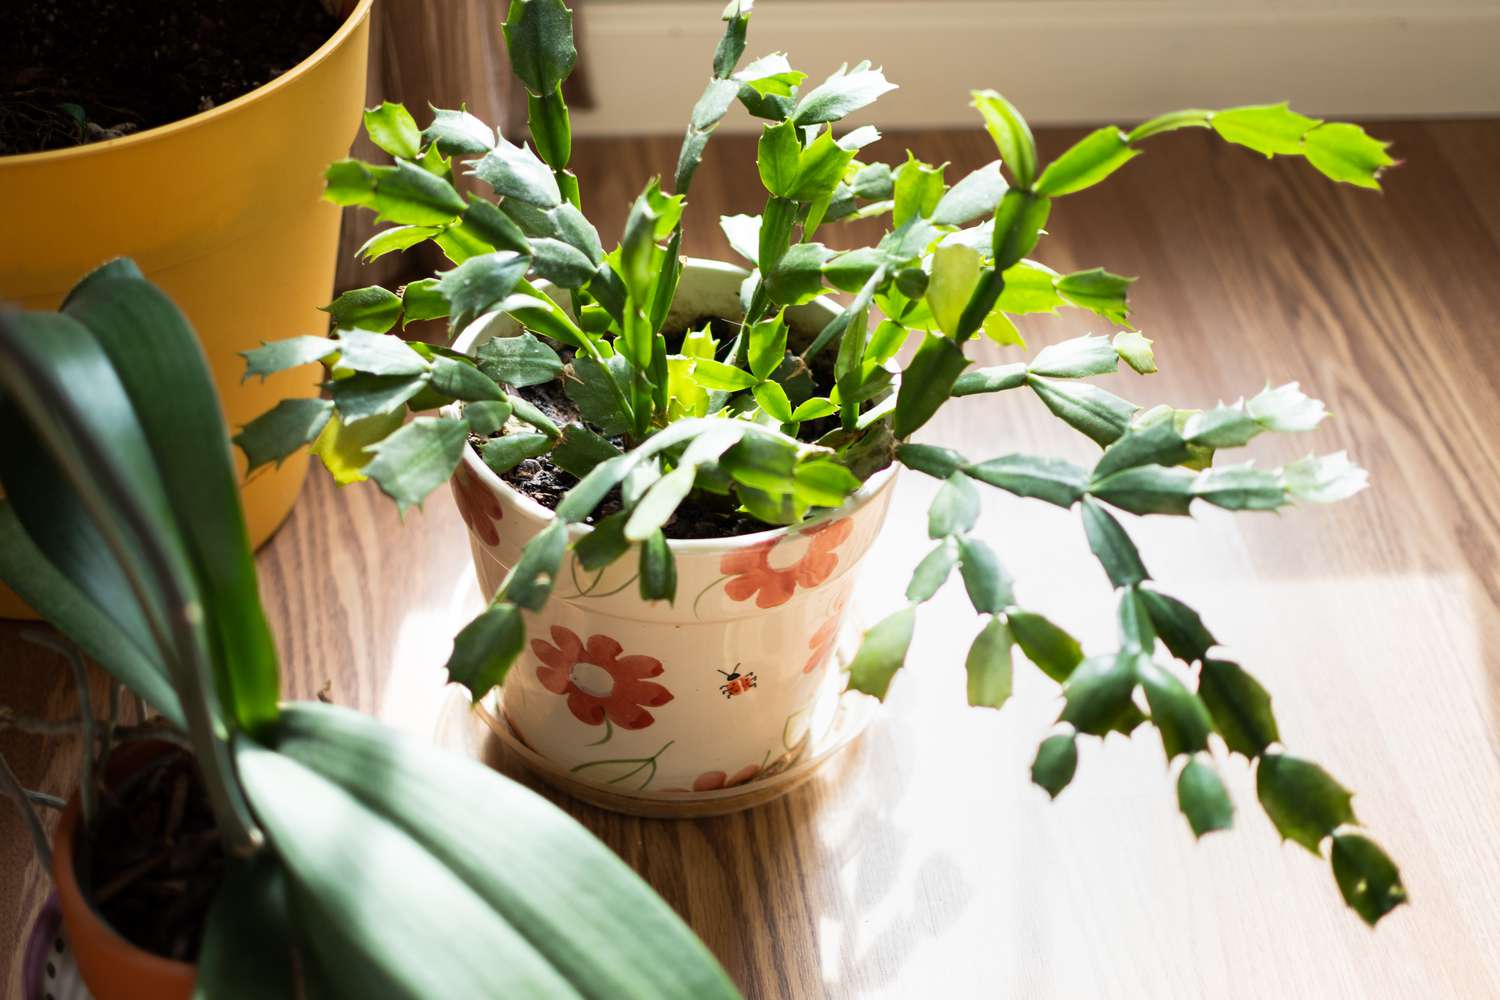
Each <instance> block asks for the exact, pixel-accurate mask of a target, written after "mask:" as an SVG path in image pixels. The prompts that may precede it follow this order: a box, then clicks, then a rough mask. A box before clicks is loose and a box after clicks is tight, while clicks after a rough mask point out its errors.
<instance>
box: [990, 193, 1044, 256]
mask: <svg viewBox="0 0 1500 1000" xmlns="http://www.w3.org/2000/svg"><path fill="white" fill-rule="evenodd" d="M1051 211H1052V201H1051V199H1049V198H1044V197H1042V196H1041V195H1038V194H1033V193H1032V192H1030V191H1027V190H1023V189H1022V188H1019V187H1013V188H1011V189H1010V190H1008V191H1006V192H1005V196H1004V197H1003V198H1001V199H1000V204H999V205H998V206H997V207H996V208H995V217H994V226H993V228H992V229H991V234H990V241H991V242H990V256H991V257H993V258H994V265H995V268H996V269H997V270H999V271H1001V272H1004V271H1007V270H1009V269H1010V268H1012V267H1014V266H1015V265H1016V264H1018V263H1020V262H1021V261H1022V260H1023V259H1025V258H1026V256H1027V255H1029V254H1030V253H1031V251H1032V250H1033V249H1035V247H1036V244H1037V240H1038V239H1040V238H1041V234H1042V227H1043V226H1045V225H1046V224H1047V216H1048V215H1049V214H1050V213H1051Z"/></svg>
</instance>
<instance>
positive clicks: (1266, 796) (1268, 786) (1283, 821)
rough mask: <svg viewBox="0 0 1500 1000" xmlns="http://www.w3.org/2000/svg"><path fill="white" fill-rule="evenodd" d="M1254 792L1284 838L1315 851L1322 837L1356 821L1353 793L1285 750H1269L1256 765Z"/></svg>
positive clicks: (1309, 763)
mask: <svg viewBox="0 0 1500 1000" xmlns="http://www.w3.org/2000/svg"><path fill="white" fill-rule="evenodd" d="M1255 792H1256V795H1258V796H1259V797H1260V804H1261V806H1262V807H1263V808H1264V809H1265V811H1266V815H1267V816H1269V817H1270V818H1271V822H1272V823H1274V824H1276V829H1277V830H1278V831H1279V832H1280V833H1281V836H1282V838H1283V839H1286V840H1294V841H1296V842H1297V843H1299V844H1301V845H1302V846H1303V847H1305V848H1307V849H1308V850H1309V851H1311V852H1312V853H1314V854H1317V853H1319V851H1318V848H1319V845H1320V844H1322V842H1323V838H1325V837H1327V836H1329V835H1330V834H1332V833H1333V832H1334V831H1335V830H1336V829H1338V828H1339V827H1340V826H1343V825H1344V824H1345V823H1354V822H1356V820H1355V818H1354V809H1353V807H1352V806H1351V805H1350V803H1351V801H1352V800H1353V798H1354V796H1353V793H1351V792H1350V791H1349V790H1348V789H1347V788H1345V787H1344V786H1343V785H1341V784H1339V783H1338V782H1337V781H1335V780H1334V779H1333V777H1332V776H1331V775H1330V774H1329V773H1328V772H1327V771H1325V770H1323V769H1322V768H1321V767H1319V766H1318V765H1317V764H1314V763H1313V762H1312V761H1310V760H1304V759H1302V758H1301V757H1293V756H1291V755H1289V754H1284V753H1268V754H1265V755H1264V756H1262V757H1261V758H1260V762H1259V763H1258V764H1257V765H1256V768H1255Z"/></svg>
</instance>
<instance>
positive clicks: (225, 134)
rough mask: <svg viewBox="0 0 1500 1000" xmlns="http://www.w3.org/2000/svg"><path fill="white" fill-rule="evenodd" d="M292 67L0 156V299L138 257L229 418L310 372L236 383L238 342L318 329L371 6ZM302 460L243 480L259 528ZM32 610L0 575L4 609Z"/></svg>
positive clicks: (249, 412) (3, 612) (39, 293)
mask: <svg viewBox="0 0 1500 1000" xmlns="http://www.w3.org/2000/svg"><path fill="white" fill-rule="evenodd" d="M371 3H373V0H360V2H359V3H358V4H357V6H356V7H355V9H354V12H353V13H352V14H351V15H350V16H349V18H348V19H347V20H346V21H345V22H344V23H343V25H342V26H340V27H339V29H338V31H337V32H336V33H335V34H334V35H333V37H332V38H330V39H329V40H328V41H327V42H325V43H324V44H323V46H322V47H321V48H319V49H318V50H317V51H316V52H314V53H313V54H312V55H310V56H308V57H307V58H306V59H304V60H303V61H302V62H301V63H299V64H298V65H297V66H296V67H294V68H293V69H291V70H289V71H288V72H286V73H284V74H282V75H281V76H279V77H277V78H276V79H275V80H273V81H271V82H270V83H268V84H266V85H265V86H264V87H261V88H260V89H258V90H255V91H252V92H251V93H249V94H246V95H244V96H243V97H239V98H236V99H235V100H233V101H230V102H228V103H227V104H223V105H221V106H219V107H217V108H214V109H213V110H211V111H205V112H203V113H202V114H197V115H193V116H192V117H191V118H184V119H183V120H181V121H177V122H173V123H172V124H170V125H163V126H161V127H160V128H153V129H148V130H146V131H144V132H141V133H138V134H136V135H131V136H126V137H125V138H122V139H111V140H109V141H107V142H100V143H95V144H93V145H88V146H78V147H75V148H71V149H60V150H52V151H48V152H44V153H28V154H25V155H21V156H7V157H0V220H3V223H0V225H3V226H4V229H5V239H4V240H0V299H3V300H8V301H11V302H16V303H19V304H20V305H21V306H22V307H23V308H27V309H51V308H55V307H56V306H57V304H58V303H59V302H60V301H61V299H62V296H63V295H64V294H65V293H66V292H67V290H68V289H69V288H70V287H72V285H73V283H74V282H76V281H77V280H78V278H79V277H81V276H82V275H83V274H84V273H85V272H86V271H88V270H90V269H91V268H93V267H95V266H96V265H98V264H100V263H102V262H103V261H105V260H108V259H110V258H112V257H120V256H129V257H133V258H134V259H135V261H136V263H137V264H139V265H140V267H141V270H142V271H144V272H145V275H146V277H147V278H149V279H151V280H152V281H153V282H155V283H156V284H157V285H159V286H161V288H162V289H163V290H164V291H166V293H167V294H168V295H170V296H171V297H172V298H173V299H174V300H175V301H176V302H177V304H178V305H179V306H181V307H182V309H183V311H184V312H185V313H187V316H188V319H190V320H191V321H192V324H193V327H194V329H196V330H197V331H198V335H199V337H201V338H202V340H203V346H204V348H205V350H206V351H207V354H208V360H209V363H210V365H212V367H213V372H214V382H215V385H216V386H217V388H218V391H219V398H220V399H221V400H222V401H223V406H224V412H225V416H226V417H227V419H228V421H229V424H230V426H231V427H236V428H237V427H239V426H240V425H242V424H245V423H247V422H249V421H250V420H251V419H253V418H254V417H256V416H258V415H260V414H261V413H263V412H265V411H266V410H267V409H269V408H271V407H272V406H274V405H275V404H276V402H277V401H278V400H280V399H283V398H286V397H288V396H294V395H303V396H311V395H313V394H314V393H315V392H316V391H317V385H316V381H315V378H314V376H312V375H309V374H307V373H305V372H288V373H283V374H281V375H278V376H274V377H272V378H270V379H268V380H266V381H265V382H261V381H260V380H255V381H251V382H241V380H240V377H241V373H242V372H243V369H244V362H243V359H242V358H240V357H239V356H238V354H239V352H240V351H244V350H248V349H250V348H252V347H255V346H257V345H258V344H260V343H261V341H263V340H275V339H277V338H281V337H290V336H295V335H297V334H303V333H321V332H322V331H323V330H324V329H325V328H326V325H327V318H326V316H324V315H323V314H322V313H320V312H318V311H317V307H318V306H320V305H324V304H325V303H327V302H328V300H329V297H330V296H331V295H332V292H333V278H334V270H335V267H336V265H337V253H338V239H339V210H338V209H337V208H336V207H334V206H333V205H331V204H328V203H327V202H325V201H323V200H322V199H321V193H322V187H323V170H324V168H325V167H326V166H327V165H328V164H329V163H331V162H333V161H334V160H337V159H340V158H342V157H344V156H346V155H348V152H349V146H350V144H351V143H352V142H353V141H354V137H355V134H356V132H357V131H358V128H359V121H360V112H361V110H362V108H363V105H364V99H365V64H366V59H367V57H368V50H369V37H370V25H369V19H370V5H371ZM306 472H307V456H306V454H305V453H302V454H299V455H296V456H294V457H292V458H290V459H288V460H287V461H286V462H285V463H284V464H283V465H282V466H281V468H280V469H276V470H266V471H263V472H261V473H258V474H257V475H256V476H255V477H254V478H253V479H252V480H250V481H249V482H247V483H245V485H244V488H243V495H244V505H245V516H246V518H247V520H248V522H249V529H250V536H251V541H252V543H253V544H255V545H259V544H260V543H261V542H263V541H265V540H266V539H267V538H268V537H270V535H271V533H272V532H273V531H275V530H276V527H277V525H279V524H280V523H281V521H282V519H283V518H285V517H286V515H287V513H288V512H289V511H290V510H291V507H292V503H293V502H294V501H295V500H296V498H297V491H298V490H299V489H300V488H301V485H302V479H303V477H304V476H305V474H306ZM22 616H25V617H29V616H30V613H29V611H28V610H27V609H26V607H25V605H24V604H22V603H21V602H20V601H19V600H18V599H17V598H16V597H15V595H14V594H12V593H11V592H10V591H9V590H7V589H5V588H4V587H3V585H0V617H22Z"/></svg>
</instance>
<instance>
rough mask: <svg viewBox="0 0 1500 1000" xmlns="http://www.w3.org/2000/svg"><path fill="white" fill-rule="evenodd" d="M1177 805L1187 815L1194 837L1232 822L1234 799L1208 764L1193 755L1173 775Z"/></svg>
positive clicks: (1226, 826) (1221, 828)
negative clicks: (1175, 775) (1175, 779)
mask: <svg viewBox="0 0 1500 1000" xmlns="http://www.w3.org/2000/svg"><path fill="white" fill-rule="evenodd" d="M1177 807H1178V808H1179V809H1181V810H1182V814H1183V815H1184V816H1186V817H1187V821H1188V826H1189V827H1191V828H1192V830H1193V836H1194V837H1199V838H1201V837H1203V836H1204V835H1205V834H1208V833H1213V832H1214V831H1215V830H1228V829H1229V828H1230V827H1232V826H1234V803H1233V802H1231V801H1230V799H1229V793H1228V792H1227V791H1225V790H1224V782H1223V781H1221V780H1220V779H1219V775H1218V772H1216V771H1215V770H1214V768H1213V765H1212V764H1208V763H1205V762H1204V761H1203V759H1202V758H1200V757H1196V756H1195V757H1193V758H1191V759H1190V760H1189V761H1188V762H1187V766H1186V767H1184V768H1183V769H1182V773H1181V774H1179V775H1178V776H1177Z"/></svg>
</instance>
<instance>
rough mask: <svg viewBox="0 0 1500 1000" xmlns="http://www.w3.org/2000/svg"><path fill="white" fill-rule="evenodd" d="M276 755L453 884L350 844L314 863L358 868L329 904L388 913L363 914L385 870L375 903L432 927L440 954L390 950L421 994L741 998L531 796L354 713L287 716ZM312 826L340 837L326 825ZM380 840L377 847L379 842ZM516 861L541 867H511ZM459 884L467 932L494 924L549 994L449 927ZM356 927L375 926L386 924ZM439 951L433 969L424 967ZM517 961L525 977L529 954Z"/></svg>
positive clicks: (304, 707)
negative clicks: (457, 976)
mask: <svg viewBox="0 0 1500 1000" xmlns="http://www.w3.org/2000/svg"><path fill="white" fill-rule="evenodd" d="M274 747H275V749H276V750H277V751H278V753H277V754H276V755H275V756H276V758H277V759H278V760H283V761H287V762H288V763H289V764H290V765H291V767H296V768H299V769H301V770H303V771H305V772H307V773H309V774H316V775H317V776H318V777H320V778H321V779H323V781H324V782H326V785H327V786H331V787H332V788H333V789H334V791H335V792H336V793H338V794H339V796H340V797H339V798H338V799H337V801H338V802H339V805H338V807H337V808H339V809H341V810H342V809H343V808H344V803H345V802H346V801H347V800H346V799H344V798H342V796H343V795H347V796H348V797H349V799H352V800H354V801H355V802H357V803H358V804H359V805H360V806H362V807H363V808H364V809H365V810H366V811H367V812H368V813H369V814H372V815H373V816H374V817H375V819H374V822H375V823H376V824H377V828H380V829H383V830H388V831H389V832H390V833H392V834H394V835H396V836H398V837H401V838H404V839H408V840H409V841H410V842H411V844H412V845H413V846H414V847H415V848H416V849H417V851H418V852H419V854H420V855H421V857H422V858H424V859H425V860H424V861H423V862H421V870H423V871H429V870H433V869H438V870H440V871H446V872H447V873H450V874H451V875H452V876H453V879H452V882H450V881H449V880H448V878H446V877H440V878H439V879H438V882H437V884H432V883H428V882H426V881H425V880H424V879H418V878H414V877H412V875H411V870H409V869H405V868H403V867H400V866H398V865H380V866H378V867H377V866H375V865H374V863H373V857H374V855H371V854H370V853H367V852H366V851H365V850H363V849H362V850H360V851H358V852H350V851H349V850H348V849H347V847H348V843H347V838H346V837H345V838H342V839H341V843H340V844H332V845H328V847H329V851H330V853H331V854H337V855H341V859H338V860H335V859H333V858H326V859H324V863H328V864H330V865H331V866H332V868H331V871H336V872H342V873H345V874H347V873H348V871H349V870H350V866H357V867H358V868H359V869H361V870H363V871H364V875H362V876H357V877H352V878H349V879H346V880H345V881H344V882H343V884H342V885H338V886H334V885H330V892H336V893H337V894H338V895H341V896H343V897H345V901H344V902H343V903H342V904H339V905H342V906H346V907H350V908H358V910H359V912H361V913H364V914H369V913H370V912H379V913H382V914H386V913H387V912H388V911H387V909H386V906H385V905H381V906H379V907H378V909H376V910H374V911H372V910H371V909H370V907H371V906H372V905H374V904H373V902H372V901H371V900H370V898H369V897H368V896H367V895H366V892H365V888H364V883H365V882H366V880H368V879H369V877H370V874H371V873H372V872H374V873H386V877H385V878H381V879H378V881H380V882H381V883H382V886H381V888H380V889H378V890H376V895H379V896H386V894H387V893H390V894H392V896H394V898H391V897H387V898H388V899H389V900H390V902H389V904H388V905H394V906H396V907H401V906H405V905H407V900H411V905H412V906H413V907H414V912H413V913H412V914H411V916H410V919H411V920H412V921H413V922H421V921H430V922H431V923H432V925H433V926H432V929H431V931H423V932H422V934H423V938H424V940H430V941H432V943H433V946H434V947H435V948H436V950H433V951H429V950H426V949H424V948H420V947H413V946H411V945H410V944H402V945H400V946H399V947H396V946H393V948H392V950H393V951H398V952H401V953H403V954H405V955H407V956H412V959H411V960H412V961H413V963H414V965H415V964H416V963H420V966H419V967H418V968H417V969H416V970H415V972H416V973H417V974H418V975H421V976H423V977H424V978H421V979H420V980H419V983H420V985H419V988H418V990H417V995H419V996H422V997H431V996H439V995H440V996H451V997H461V996H490V995H494V994H496V993H501V994H504V995H507V996H527V995H543V996H571V995H574V994H577V995H582V996H589V997H605V996H608V997H639V998H658V997H660V998H684V1000H687V998H694V1000H697V998H703V1000H710V998H732V997H735V996H737V994H736V993H735V990H734V987H733V986H732V985H731V984H730V982H729V979H728V977H727V976H725V974H724V972H723V970H722V969H721V968H720V967H719V965H718V963H717V962H715V961H714V959H713V957H712V956H711V955H710V954H709V952H708V949H707V948H705V947H704V946H703V944H702V943H701V942H699V941H698V940H697V938H696V937H694V936H693V934H692V932H691V931H689V930H688V928H687V927H686V926H685V925H684V924H683V923H682V921H681V920H680V919H679V918H678V917H677V916H676V915H675V914H674V913H673V912H672V910H671V908H670V907H668V906H667V905H666V903H664V902H663V901H662V900H661V899H660V898H659V897H658V896H656V894H655V893H653V892H652V891H651V889H650V888H649V887H648V886H647V885H646V884H645V883H644V882H643V881H641V879H640V878H639V877H638V876H637V875H636V874H635V873H634V872H633V871H631V870H630V868H629V867H628V866H627V865H626V864H625V863H624V862H622V861H621V860H620V859H619V858H618V857H617V856H616V855H615V854H614V853H613V852H612V851H610V850H609V849H608V848H607V847H605V846H604V845H603V844H601V843H600V842H599V841H598V840H596V839H594V837H592V836H591V835H589V833H588V832H587V831H586V830H584V828H583V827H581V826H580V825H578V823H576V822H575V821H574V820H572V819H571V818H570V817H568V816H567V814H565V813H564V812H563V811H562V810H560V809H558V808H557V807H555V806H553V805H552V804H551V803H549V802H547V801H546V800H545V799H544V798H542V797H541V796H540V795H537V794H535V793H534V792H531V791H530V790H528V789H526V788H524V787H522V786H521V785H519V784H516V783H515V782H512V781H508V780H506V779H505V778H503V777H502V776H500V775H499V774H497V773H495V772H494V771H492V770H490V769H489V768H487V767H485V766H484V765H482V764H480V763H478V762H477V761H473V760H469V759H467V758H462V757H457V756H454V755H452V754H447V753H443V752H441V751H439V750H436V749H434V748H432V747H430V746H428V745H426V744H425V743H420V742H418V741H416V740H412V739H409V738H406V737H403V736H400V735H398V734H395V733H393V732H392V731H390V730H388V729H385V728H383V727H380V726H379V725H378V724H376V723H374V722H373V721H371V720H369V719H367V718H365V717H363V716H360V715H358V714H357V713H354V712H350V711H347V710H343V709H336V708H331V707H328V706H320V705H310V704H305V703H299V704H296V705H292V706H289V707H288V709H287V712H286V713H285V715H284V717H283V722H282V724H281V725H280V726H279V727H278V728H277V733H276V740H275V743H274ZM282 770H287V771H290V768H283V769H282ZM299 777H300V776H299ZM298 785H299V786H301V787H298V788H296V789H295V790H286V791H283V789H281V788H279V787H278V788H273V789H271V792H272V793H273V794H274V795H275V797H277V798H278V799H283V800H289V801H290V803H291V805H290V808H296V807H297V806H298V805H302V806H303V807H304V808H305V807H306V803H307V802H311V803H314V804H316V803H318V802H320V801H321V798H320V797H318V796H317V795H316V793H314V795H313V797H312V798H311V799H306V798H304V797H303V796H304V795H305V794H306V791H305V790H309V789H307V783H305V782H303V781H300V780H299V781H298ZM312 787H313V788H317V787H319V786H316V785H315V786H312ZM314 808H316V805H314ZM318 825H319V826H320V827H321V828H322V829H324V830H329V831H336V830H337V829H338V823H337V822H333V821H330V822H327V823H324V824H318ZM299 832H300V831H299ZM336 839H339V838H336ZM379 841H380V843H379V846H380V847H381V848H383V847H384V846H385V843H386V837H385V834H384V833H382V834H381V835H380V836H379ZM497 842H499V843H505V844H507V845H509V846H508V848H507V850H506V851H505V852H504V855H503V856H502V855H497V854H496V852H495V850H494V845H495V844H496V843H497ZM401 853H402V854H403V855H405V854H407V852H405V851H402V852H401ZM518 857H535V858H545V859H546V862H545V863H541V864H515V863H512V862H513V860H514V859H515V858H518ZM507 859H509V860H507ZM289 867H290V866H289ZM295 874H296V873H295V872H294V875H295ZM329 882H330V883H332V882H333V880H332V879H330V880H329ZM455 882H456V883H457V885H458V886H460V887H463V888H464V890H465V891H466V892H468V893H471V894H473V896H474V897H475V898H477V899H478V900H479V901H480V902H481V903H482V904H483V906H484V911H485V912H484V913H483V915H482V916H479V920H480V923H479V925H478V926H477V927H476V928H474V930H475V931H476V934H483V935H484V936H488V935H489V934H490V933H491V932H490V931H488V930H484V929H483V928H485V927H486V926H487V925H489V924H491V923H493V922H494V921H496V920H500V921H503V922H504V923H505V924H507V925H508V926H509V927H510V928H511V929H512V930H513V934H514V935H515V937H516V938H517V939H519V941H520V942H521V943H524V944H525V945H527V946H528V947H529V948H530V949H531V953H532V954H534V955H537V956H539V957H540V958H541V960H542V961H543V962H545V963H546V964H547V965H548V966H550V968H551V970H553V972H554V974H555V975H556V976H557V977H560V978H562V979H564V980H565V981H564V982H563V983H561V984H560V985H559V984H557V983H551V984H549V985H551V986H553V987H556V988H557V990H556V991H553V990H550V989H544V990H541V991H540V992H537V993H532V992H530V991H528V990H527V989H525V988H524V987H525V984H524V982H523V981H521V980H520V979H519V978H516V979H511V978H510V977H511V976H512V975H517V974H518V973H520V972H521V969H516V970H512V969H511V967H510V963H509V962H508V961H507V960H505V958H504V956H505V955H506V954H508V952H494V951H489V950H485V949H484V948H483V947H482V946H476V942H475V939H472V938H470V937H469V932H470V927H469V925H468V923H467V921H460V920H457V919H456V915H457V911H452V912H450V911H446V910H445V909H444V907H443V902H444V896H445V895H446V892H447V889H448V887H449V886H450V885H452V884H453V883H455ZM439 886H442V887H443V888H442V889H439ZM405 919H406V918H402V919H400V920H397V921H395V922H394V926H388V927H380V926H372V928H371V929H370V931H369V933H371V934H375V935H380V936H382V937H385V936H388V935H390V936H394V935H396V934H399V933H400V932H401V930H402V928H401V926H400V924H402V923H404V922H405ZM358 922H359V923H362V924H369V925H380V924H383V923H385V920H384V918H382V920H381V921H369V920H360V921H358ZM444 938H446V939H447V940H446V941H445V940H443V939H444ZM509 944H510V943H509V942H507V947H509ZM435 955H439V956H443V959H442V960H439V961H436V962H433V961H432V958H433V956H435ZM382 961H386V959H382ZM525 962H526V964H525V966H524V968H528V969H529V968H530V960H529V958H528V959H527V960H525ZM450 965H453V966H462V967H467V966H469V965H473V966H475V967H477V969H478V970H479V973H478V974H479V975H481V976H483V977H484V978H483V980H482V981H481V982H480V983H479V984H478V986H477V989H475V990H468V989H464V988H463V984H462V983H455V982H452V981H449V980H447V979H446V978H444V977H446V976H447V975H448V974H449V972H450V970H449V969H448V967H449V966H450ZM463 974H464V975H467V974H468V973H467V972H466V971H465V972H463ZM429 977H430V978H429ZM466 981H467V980H465V982H466ZM450 986H451V987H452V988H451V989H450V988H449V987H450ZM372 995H373V994H372ZM380 995H385V994H380Z"/></svg>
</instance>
